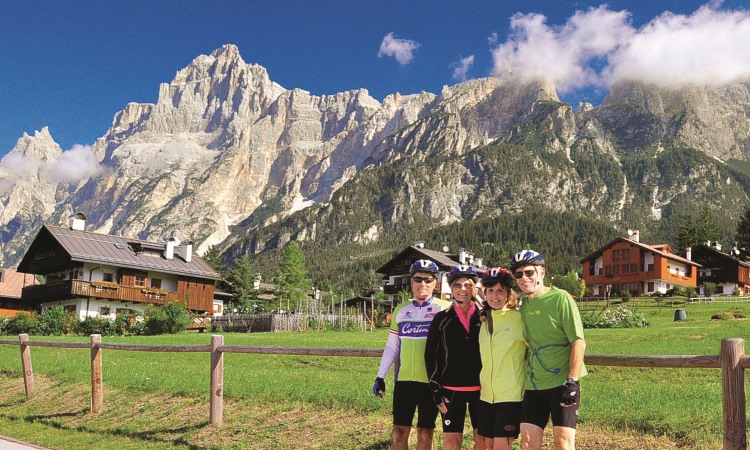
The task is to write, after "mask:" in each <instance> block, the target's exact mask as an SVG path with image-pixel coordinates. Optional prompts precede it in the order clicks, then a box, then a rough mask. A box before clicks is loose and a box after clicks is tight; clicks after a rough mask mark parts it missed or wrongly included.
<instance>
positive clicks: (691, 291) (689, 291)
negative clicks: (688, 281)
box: [685, 286, 698, 298]
mask: <svg viewBox="0 0 750 450" xmlns="http://www.w3.org/2000/svg"><path fill="white" fill-rule="evenodd" d="M685 295H686V296H687V297H688V298H695V297H697V296H698V290H697V289H696V288H694V287H692V286H688V287H686V288H685Z"/></svg>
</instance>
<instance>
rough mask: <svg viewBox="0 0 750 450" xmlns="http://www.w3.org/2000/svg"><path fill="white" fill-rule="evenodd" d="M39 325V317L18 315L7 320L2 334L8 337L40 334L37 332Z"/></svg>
mask: <svg viewBox="0 0 750 450" xmlns="http://www.w3.org/2000/svg"><path fill="white" fill-rule="evenodd" d="M39 323H40V321H39V316H38V315H36V314H29V313H23V312H22V313H18V314H16V315H15V316H14V317H11V318H10V319H8V320H7V322H6V323H5V327H4V328H3V333H4V334H9V335H17V334H22V333H26V334H42V333H40V332H39V328H40V327H39Z"/></svg>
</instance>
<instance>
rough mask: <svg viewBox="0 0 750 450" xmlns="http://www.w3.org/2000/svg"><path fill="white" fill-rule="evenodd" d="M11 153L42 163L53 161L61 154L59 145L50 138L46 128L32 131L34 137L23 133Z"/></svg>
mask: <svg viewBox="0 0 750 450" xmlns="http://www.w3.org/2000/svg"><path fill="white" fill-rule="evenodd" d="M13 153H15V154H18V155H23V156H26V157H30V158H35V159H39V160H42V161H46V160H55V159H57V158H58V157H59V156H60V155H61V154H62V149H61V148H60V145H58V143H57V142H55V140H54V139H53V138H52V135H51V134H50V132H49V128H48V127H44V128H42V129H41V130H37V131H34V136H29V135H28V134H27V133H24V134H23V136H21V138H20V139H18V142H17V143H16V146H15V148H14V149H13Z"/></svg>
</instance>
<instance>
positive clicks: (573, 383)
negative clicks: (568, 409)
mask: <svg viewBox="0 0 750 450" xmlns="http://www.w3.org/2000/svg"><path fill="white" fill-rule="evenodd" d="M580 396H581V386H580V385H579V384H578V380H574V379H572V378H568V381H567V382H566V383H565V385H563V388H562V391H560V404H562V405H563V406H572V405H575V404H576V403H578V399H579V398H580Z"/></svg>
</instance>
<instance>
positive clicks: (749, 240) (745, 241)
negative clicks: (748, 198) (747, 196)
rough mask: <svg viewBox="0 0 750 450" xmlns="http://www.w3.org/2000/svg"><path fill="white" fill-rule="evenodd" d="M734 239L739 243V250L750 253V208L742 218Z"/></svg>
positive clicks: (746, 209)
mask: <svg viewBox="0 0 750 450" xmlns="http://www.w3.org/2000/svg"><path fill="white" fill-rule="evenodd" d="M734 239H735V240H736V241H737V248H738V249H740V250H742V251H745V252H748V251H750V207H748V208H745V212H744V213H743V214H742V217H740V221H739V223H738V224H737V232H736V233H735V236H734Z"/></svg>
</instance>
